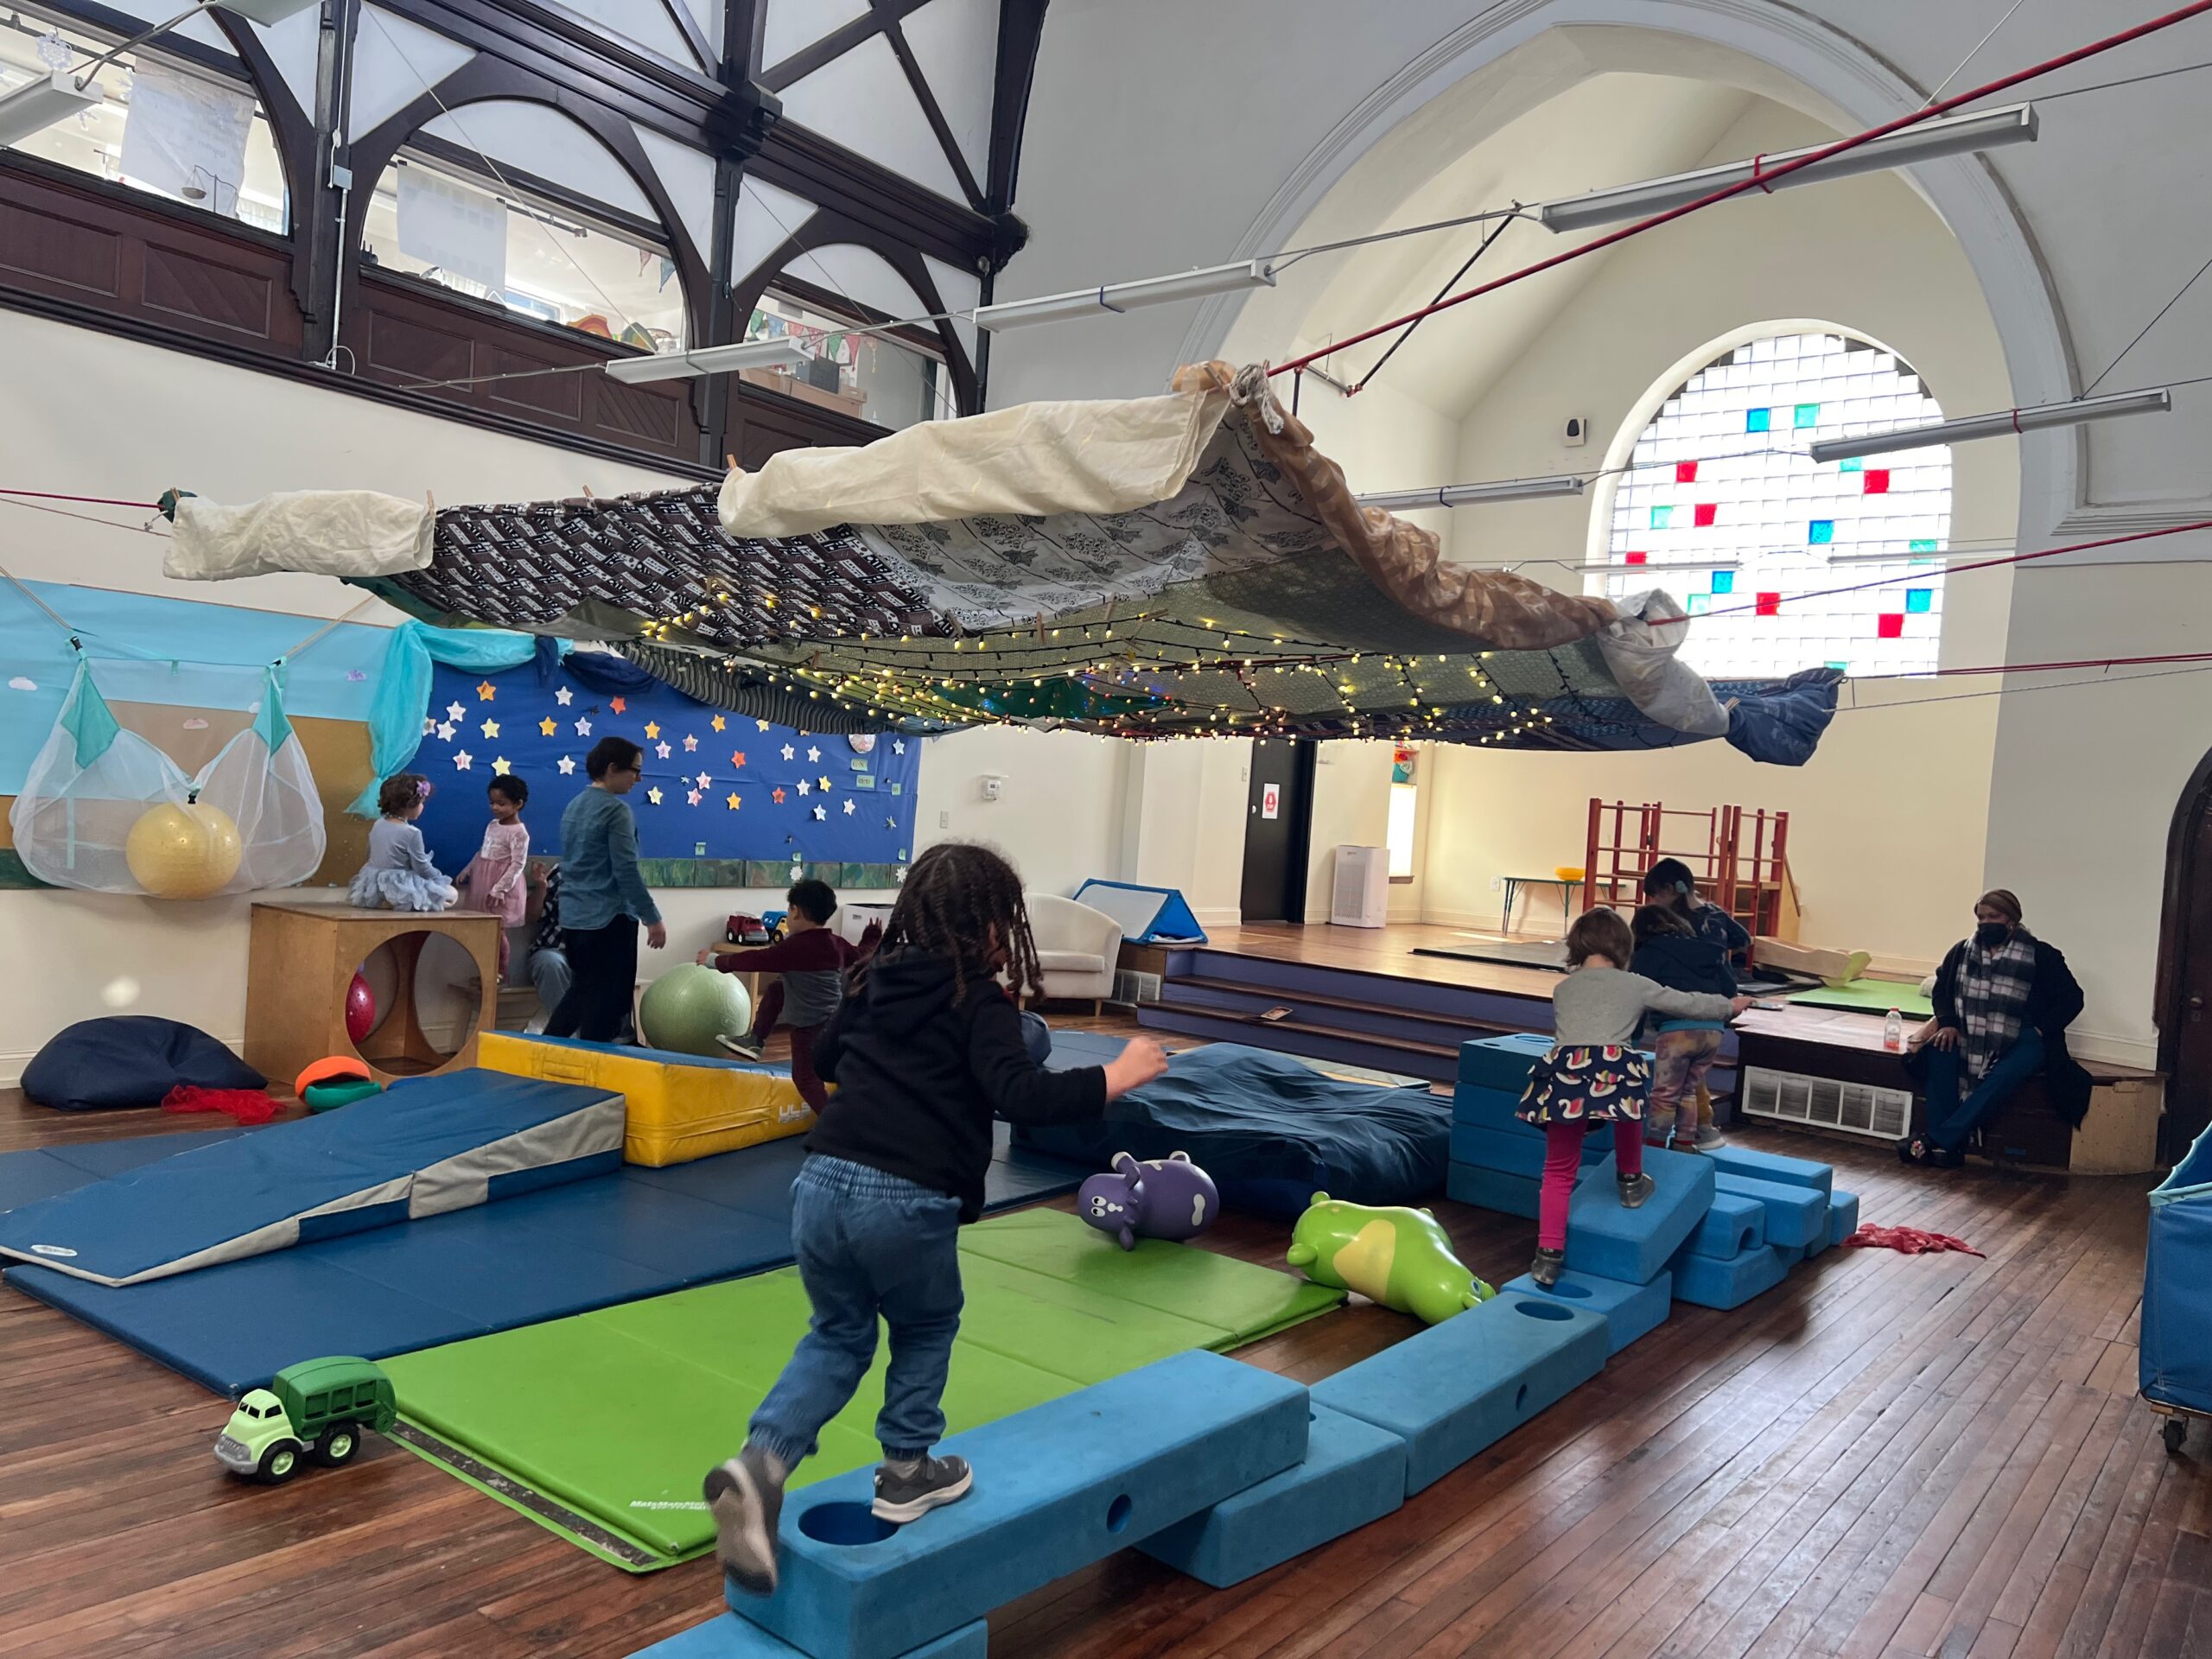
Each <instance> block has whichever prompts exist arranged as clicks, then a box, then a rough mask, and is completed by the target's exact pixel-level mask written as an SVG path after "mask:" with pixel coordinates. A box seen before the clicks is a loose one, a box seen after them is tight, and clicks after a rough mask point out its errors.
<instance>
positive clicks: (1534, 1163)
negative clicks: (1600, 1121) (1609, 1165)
mask: <svg viewBox="0 0 2212 1659" xmlns="http://www.w3.org/2000/svg"><path fill="white" fill-rule="evenodd" d="M1516 1128H1519V1129H1520V1130H1521V1131H1522V1132H1521V1133H1520V1134H1518V1135H1513V1134H1510V1133H1508V1132H1507V1131H1505V1130H1503V1129H1493V1128H1485V1127H1484V1126H1483V1125H1481V1124H1479V1123H1454V1124H1453V1125H1452V1162H1453V1163H1455V1164H1476V1165H1479V1166H1481V1167H1483V1168H1484V1169H1496V1170H1502V1171H1503V1172H1504V1173H1506V1174H1508V1175H1526V1176H1529V1177H1530V1178H1531V1179H1533V1178H1535V1177H1536V1176H1540V1175H1541V1174H1542V1173H1544V1136H1543V1132H1542V1131H1541V1130H1540V1129H1532V1128H1529V1126H1528V1125H1527V1124H1526V1123H1522V1124H1517V1125H1516ZM1612 1149H1613V1129H1612V1125H1611V1124H1610V1123H1608V1124H1605V1125H1604V1126H1603V1128H1602V1129H1601V1130H1600V1131H1599V1132H1598V1133H1594V1134H1585V1135H1583V1137H1582V1161H1583V1162H1584V1163H1585V1164H1594V1163H1596V1162H1598V1161H1599V1160H1600V1159H1602V1158H1603V1157H1605V1154H1607V1153H1609V1152H1611V1150H1612Z"/></svg>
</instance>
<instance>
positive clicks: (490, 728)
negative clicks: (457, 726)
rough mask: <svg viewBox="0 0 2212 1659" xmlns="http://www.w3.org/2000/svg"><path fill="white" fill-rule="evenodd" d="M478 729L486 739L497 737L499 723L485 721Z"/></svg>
mask: <svg viewBox="0 0 2212 1659" xmlns="http://www.w3.org/2000/svg"><path fill="white" fill-rule="evenodd" d="M478 729H479V730H480V731H481V732H482V733H483V734H484V735H485V736H486V737H497V736H498V735H499V721H496V720H487V721H485V722H484V724H483V725H482V726H481V727H480V728H478Z"/></svg>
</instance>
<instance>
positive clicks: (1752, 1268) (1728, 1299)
mask: <svg viewBox="0 0 2212 1659" xmlns="http://www.w3.org/2000/svg"><path fill="white" fill-rule="evenodd" d="M1798 1259H1799V1255H1798V1252H1797V1251H1796V1249H1792V1248H1790V1247H1789V1246H1788V1245H1783V1244H1762V1245H1760V1246H1759V1247H1758V1249H1753V1250H1745V1251H1744V1252H1742V1253H1741V1254H1740V1255H1732V1256H1729V1257H1726V1259H1722V1258H1719V1257H1716V1256H1710V1255H1692V1254H1691V1253H1690V1252H1689V1251H1688V1250H1687V1249H1685V1250H1684V1251H1683V1252H1682V1253H1681V1255H1678V1256H1676V1257H1675V1262H1674V1274H1675V1300H1676V1301H1678V1302H1691V1303H1694V1304H1695V1305H1696V1306H1699V1307H1719V1308H1731V1307H1741V1306H1743V1305H1744V1304H1745V1302H1748V1301H1750V1300H1751V1298H1752V1297H1754V1296H1763V1295H1764V1294H1766V1293H1767V1292H1768V1291H1770V1290H1772V1289H1773V1288H1774V1287H1776V1286H1777V1285H1778V1284H1780V1283H1781V1282H1782V1281H1783V1276H1784V1275H1785V1274H1788V1273H1789V1268H1790V1264H1791V1263H1792V1262H1796V1261H1797V1260H1798Z"/></svg>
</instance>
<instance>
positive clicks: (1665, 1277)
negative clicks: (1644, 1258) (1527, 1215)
mask: <svg viewBox="0 0 2212 1659" xmlns="http://www.w3.org/2000/svg"><path fill="white" fill-rule="evenodd" d="M1674 1283H1675V1281H1674V1275H1673V1274H1667V1273H1662V1274H1660V1275H1659V1276H1658V1277H1657V1278H1656V1279H1654V1280H1653V1281H1651V1282H1650V1283H1649V1284H1648V1285H1628V1284H1623V1283H1622V1282H1621V1281H1619V1280H1618V1279H1600V1278H1599V1276H1598V1275H1597V1274H1594V1273H1577V1272H1575V1271H1574V1269H1573V1268H1567V1270H1566V1271H1565V1272H1563V1273H1561V1274H1560V1276H1559V1282H1558V1283H1557V1284H1555V1285H1554V1286H1553V1287H1551V1288H1550V1289H1549V1290H1546V1289H1545V1288H1544V1287H1542V1286H1541V1285H1539V1284H1538V1283H1537V1282H1536V1281H1535V1280H1533V1279H1531V1278H1530V1277H1529V1275H1528V1274H1525V1273H1524V1274H1522V1275H1521V1276H1520V1277H1519V1278H1518V1279H1516V1280H1514V1281H1512V1282H1511V1283H1510V1284H1507V1285H1504V1286H1503V1287H1501V1288H1502V1289H1505V1290H1517V1291H1519V1292H1520V1293H1521V1294H1522V1295H1523V1296H1548V1297H1550V1298H1551V1299H1552V1300H1554V1301H1558V1302H1563V1303H1565V1304H1566V1305H1567V1306H1569V1307H1580V1308H1583V1309H1586V1310H1587V1311H1588V1312H1590V1313H1602V1314H1604V1315H1605V1329H1606V1332H1607V1333H1608V1336H1609V1338H1610V1346H1609V1348H1608V1352H1610V1353H1615V1354H1618V1352H1620V1351H1621V1350H1622V1349H1624V1348H1625V1347H1627V1346H1628V1345H1629V1344H1630V1343H1631V1342H1634V1341H1635V1340H1636V1339H1637V1338H1638V1337H1643V1336H1649V1334H1650V1333H1651V1332H1654V1331H1656V1330H1657V1329H1658V1328H1659V1327H1660V1325H1662V1324H1664V1323H1665V1322H1666V1319H1667V1305H1668V1302H1669V1300H1670V1299H1671V1298H1672V1296H1673V1294H1674Z"/></svg>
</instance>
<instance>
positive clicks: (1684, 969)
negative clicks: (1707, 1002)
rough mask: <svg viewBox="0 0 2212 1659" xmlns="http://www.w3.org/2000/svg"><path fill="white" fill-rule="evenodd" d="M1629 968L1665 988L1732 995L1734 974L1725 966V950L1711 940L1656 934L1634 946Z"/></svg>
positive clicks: (1734, 986)
mask: <svg viewBox="0 0 2212 1659" xmlns="http://www.w3.org/2000/svg"><path fill="white" fill-rule="evenodd" d="M1629 971H1630V973H1632V974H1642V975H1643V976H1644V977H1645V978H1646V979H1649V980H1656V981H1657V982H1659V983H1660V984H1662V985H1664V986H1665V987H1667V988H1668V989H1669V990H1675V991H1703V992H1706V993H1707V994H1708V995H1713V996H1733V995H1736V976H1735V973H1734V971H1733V970H1732V969H1731V968H1730V967H1729V966H1728V953H1727V951H1726V950H1724V949H1723V948H1722V947H1721V946H1720V945H1719V944H1715V943H1714V942H1713V940H1711V939H1705V938H1683V937H1682V936H1681V934H1679V933H1662V934H1660V935H1659V936H1658V937H1656V938H1653V939H1651V940H1649V942H1647V943H1645V944H1641V945H1639V946H1637V952H1636V956H1635V958H1634V959H1633V960H1632V961H1631V962H1630V963H1629Z"/></svg>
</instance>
